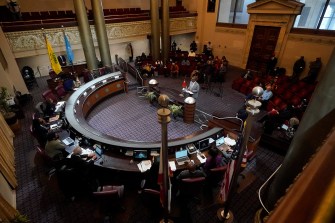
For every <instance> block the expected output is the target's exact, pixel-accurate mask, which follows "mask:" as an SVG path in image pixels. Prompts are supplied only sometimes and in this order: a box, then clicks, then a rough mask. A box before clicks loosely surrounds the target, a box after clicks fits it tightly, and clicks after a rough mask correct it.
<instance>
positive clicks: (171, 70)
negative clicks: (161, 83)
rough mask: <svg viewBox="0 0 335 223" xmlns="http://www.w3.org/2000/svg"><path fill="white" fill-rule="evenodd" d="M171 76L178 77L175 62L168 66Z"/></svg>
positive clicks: (177, 68) (177, 67)
mask: <svg viewBox="0 0 335 223" xmlns="http://www.w3.org/2000/svg"><path fill="white" fill-rule="evenodd" d="M170 73H171V77H173V78H175V77H176V78H178V76H179V66H178V65H177V64H176V63H172V64H171V67H170Z"/></svg>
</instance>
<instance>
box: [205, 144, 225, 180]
mask: <svg viewBox="0 0 335 223" xmlns="http://www.w3.org/2000/svg"><path fill="white" fill-rule="evenodd" d="M220 166H222V154H221V153H219V150H218V149H217V148H216V146H215V144H214V143H212V146H211V148H210V149H209V150H208V156H207V159H206V162H205V165H204V167H203V169H204V171H205V173H206V174H208V173H209V170H210V169H213V168H216V167H220Z"/></svg>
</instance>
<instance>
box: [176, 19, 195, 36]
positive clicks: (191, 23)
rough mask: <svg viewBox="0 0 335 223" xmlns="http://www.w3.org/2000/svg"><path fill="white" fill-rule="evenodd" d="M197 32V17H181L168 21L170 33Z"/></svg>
mask: <svg viewBox="0 0 335 223" xmlns="http://www.w3.org/2000/svg"><path fill="white" fill-rule="evenodd" d="M196 30H197V17H183V18H174V19H170V32H171V33H175V32H181V31H182V32H184V33H186V32H195V31H196Z"/></svg>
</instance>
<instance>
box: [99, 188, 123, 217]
mask: <svg viewBox="0 0 335 223" xmlns="http://www.w3.org/2000/svg"><path fill="white" fill-rule="evenodd" d="M123 194H124V185H120V186H112V185H108V186H102V187H98V189H97V191H96V192H93V197H94V198H95V199H96V200H97V202H98V208H99V212H100V216H101V215H103V216H109V217H111V214H112V211H113V210H115V209H119V210H120V209H121V210H122V209H123V207H122V206H121V199H122V198H123Z"/></svg>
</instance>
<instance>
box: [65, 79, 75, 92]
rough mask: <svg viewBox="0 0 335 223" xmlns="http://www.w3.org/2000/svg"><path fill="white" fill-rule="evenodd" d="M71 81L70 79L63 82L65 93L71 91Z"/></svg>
mask: <svg viewBox="0 0 335 223" xmlns="http://www.w3.org/2000/svg"><path fill="white" fill-rule="evenodd" d="M73 85H74V83H73V80H72V79H66V80H65V81H64V82H63V86H64V90H65V91H66V92H70V91H72V90H73Z"/></svg>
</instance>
